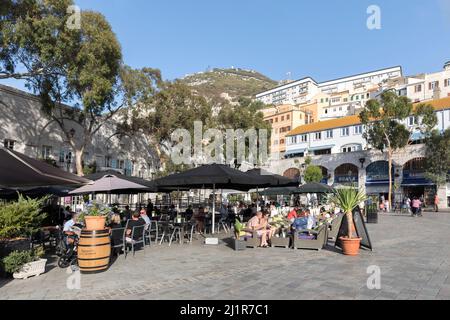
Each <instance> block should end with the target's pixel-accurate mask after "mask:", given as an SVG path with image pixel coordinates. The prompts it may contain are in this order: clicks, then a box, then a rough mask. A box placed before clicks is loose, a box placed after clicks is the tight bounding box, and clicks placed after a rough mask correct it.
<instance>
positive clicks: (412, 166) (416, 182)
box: [402, 158, 437, 206]
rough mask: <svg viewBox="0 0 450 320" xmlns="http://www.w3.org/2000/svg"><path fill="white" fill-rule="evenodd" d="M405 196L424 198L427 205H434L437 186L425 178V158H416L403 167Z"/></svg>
mask: <svg viewBox="0 0 450 320" xmlns="http://www.w3.org/2000/svg"><path fill="white" fill-rule="evenodd" d="M402 189H403V194H404V195H406V196H408V197H410V198H414V197H417V198H423V199H424V200H425V202H426V205H428V206H430V205H433V203H434V196H435V195H436V192H437V190H436V185H435V184H434V183H433V182H431V181H430V180H428V179H426V178H425V158H415V159H413V160H411V161H408V162H407V163H406V164H405V165H404V167H403V180H402Z"/></svg>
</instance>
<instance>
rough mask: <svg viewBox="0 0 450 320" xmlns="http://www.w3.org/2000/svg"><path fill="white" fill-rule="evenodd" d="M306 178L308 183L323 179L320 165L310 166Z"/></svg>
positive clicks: (306, 171)
mask: <svg viewBox="0 0 450 320" xmlns="http://www.w3.org/2000/svg"><path fill="white" fill-rule="evenodd" d="M304 179H305V182H306V183H311V182H320V181H322V179H323V174H322V169H321V168H320V167H318V166H311V165H310V166H308V167H307V168H306V170H305V175H304Z"/></svg>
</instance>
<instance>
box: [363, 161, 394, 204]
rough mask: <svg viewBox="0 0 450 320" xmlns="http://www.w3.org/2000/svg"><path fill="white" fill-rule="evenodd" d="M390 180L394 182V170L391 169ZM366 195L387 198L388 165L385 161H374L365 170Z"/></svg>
mask: <svg viewBox="0 0 450 320" xmlns="http://www.w3.org/2000/svg"><path fill="white" fill-rule="evenodd" d="M392 180H394V169H393V168H392ZM366 193H367V195H370V196H374V197H375V196H376V197H377V198H378V199H381V197H382V196H383V197H384V198H385V199H388V196H389V163H388V162H387V161H376V162H373V163H371V164H370V165H369V166H367V168H366Z"/></svg>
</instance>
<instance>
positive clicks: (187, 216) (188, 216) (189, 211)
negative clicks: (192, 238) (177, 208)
mask: <svg viewBox="0 0 450 320" xmlns="http://www.w3.org/2000/svg"><path fill="white" fill-rule="evenodd" d="M193 215H194V210H192V206H191V205H189V207H188V208H187V209H186V211H185V213H184V218H185V219H186V221H190V220H191V219H192V216H193Z"/></svg>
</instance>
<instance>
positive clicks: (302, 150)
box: [284, 149, 306, 156]
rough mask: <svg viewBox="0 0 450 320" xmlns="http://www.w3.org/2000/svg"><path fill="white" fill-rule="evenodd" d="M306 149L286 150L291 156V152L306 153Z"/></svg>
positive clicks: (286, 154) (287, 154)
mask: <svg viewBox="0 0 450 320" xmlns="http://www.w3.org/2000/svg"><path fill="white" fill-rule="evenodd" d="M305 151H306V149H295V150H286V153H285V154H284V155H285V156H289V155H291V154H299V153H305Z"/></svg>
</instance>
